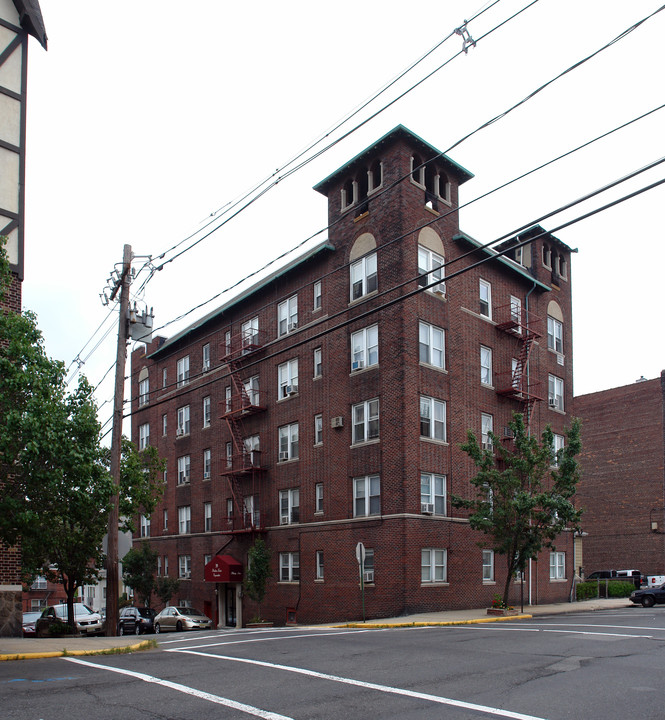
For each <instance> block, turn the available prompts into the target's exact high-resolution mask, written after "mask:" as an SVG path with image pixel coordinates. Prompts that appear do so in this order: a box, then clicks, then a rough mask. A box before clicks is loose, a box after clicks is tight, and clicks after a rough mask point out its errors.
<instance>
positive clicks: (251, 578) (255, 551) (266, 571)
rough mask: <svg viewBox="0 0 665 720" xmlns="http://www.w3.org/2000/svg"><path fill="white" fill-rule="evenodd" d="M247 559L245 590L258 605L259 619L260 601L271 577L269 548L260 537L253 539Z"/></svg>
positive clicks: (258, 616) (259, 617) (259, 618)
mask: <svg viewBox="0 0 665 720" xmlns="http://www.w3.org/2000/svg"><path fill="white" fill-rule="evenodd" d="M247 560H248V562H247V565H248V567H247V576H246V578H245V583H244V587H245V592H246V593H247V595H248V596H249V597H250V598H251V599H252V600H254V602H255V603H256V604H257V605H258V615H257V619H258V620H261V603H262V602H263V600H264V598H265V596H266V592H267V584H268V580H269V579H270V578H271V577H272V569H271V567H270V550H268V547H267V545H266V544H265V542H264V541H263V539H262V538H257V539H256V540H255V541H254V544H253V545H252V547H251V548H250V549H249V553H248V554H247Z"/></svg>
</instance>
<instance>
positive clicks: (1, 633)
mask: <svg viewBox="0 0 665 720" xmlns="http://www.w3.org/2000/svg"><path fill="white" fill-rule="evenodd" d="M29 35H33V36H34V37H36V38H37V40H38V41H39V42H40V44H41V45H42V47H44V49H46V32H45V29H44V21H43V19H42V14H41V10H40V7H39V2H38V0H13V1H12V2H10V0H0V100H1V102H0V236H4V237H6V238H7V248H6V249H7V253H8V256H9V262H10V266H11V270H12V285H11V288H10V291H9V292H8V293H7V295H6V296H5V301H4V305H3V306H0V310H1V309H2V308H3V307H6V308H7V309H9V310H11V311H13V312H20V311H21V307H22V286H21V284H22V282H23V217H24V200H25V134H26V132H25V128H26V99H27V77H28V71H27V63H28V36H29ZM20 578H21V548H20V547H19V546H18V545H17V546H15V547H11V548H10V547H7V546H6V545H5V544H4V543H2V542H0V637H14V636H19V635H21V633H22V630H21V582H20Z"/></svg>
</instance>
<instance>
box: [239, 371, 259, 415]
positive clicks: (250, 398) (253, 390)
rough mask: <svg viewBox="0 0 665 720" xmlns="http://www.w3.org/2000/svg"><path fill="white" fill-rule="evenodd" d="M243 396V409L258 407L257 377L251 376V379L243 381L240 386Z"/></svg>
mask: <svg viewBox="0 0 665 720" xmlns="http://www.w3.org/2000/svg"><path fill="white" fill-rule="evenodd" d="M242 386H243V392H244V394H245V396H244V397H243V399H242V404H243V407H247V405H250V406H254V407H256V406H258V405H259V376H258V375H252V377H251V378H249V379H247V380H245V381H244V382H243V384H242Z"/></svg>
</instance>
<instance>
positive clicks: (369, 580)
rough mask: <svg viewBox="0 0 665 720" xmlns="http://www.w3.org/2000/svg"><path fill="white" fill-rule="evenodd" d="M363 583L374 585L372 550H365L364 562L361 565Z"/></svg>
mask: <svg viewBox="0 0 665 720" xmlns="http://www.w3.org/2000/svg"><path fill="white" fill-rule="evenodd" d="M363 583H364V584H365V585H367V584H374V548H368V547H366V548H365V562H364V563H363Z"/></svg>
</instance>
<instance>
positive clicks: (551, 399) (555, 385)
mask: <svg viewBox="0 0 665 720" xmlns="http://www.w3.org/2000/svg"><path fill="white" fill-rule="evenodd" d="M547 404H548V405H549V407H550V408H553V409H555V410H560V411H561V412H563V411H564V406H563V379H562V378H560V377H557V376H556V375H549V376H548V382H547Z"/></svg>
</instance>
